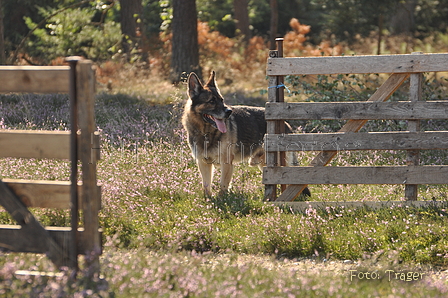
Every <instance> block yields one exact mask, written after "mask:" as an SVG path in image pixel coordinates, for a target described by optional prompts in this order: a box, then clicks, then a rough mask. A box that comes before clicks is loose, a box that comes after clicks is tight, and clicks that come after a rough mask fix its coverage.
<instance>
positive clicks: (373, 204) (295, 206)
mask: <svg viewBox="0 0 448 298" xmlns="http://www.w3.org/2000/svg"><path fill="white" fill-rule="evenodd" d="M272 204H273V205H275V206H279V207H282V208H287V209H289V210H291V211H296V212H305V211H306V210H307V209H309V208H312V209H323V210H324V209H326V208H338V207H344V208H345V209H356V208H369V209H374V210H377V209H381V208H391V207H395V208H406V207H415V208H425V207H433V208H434V207H435V208H446V207H447V206H448V203H447V202H446V201H364V202H316V201H314V202H273V203H272Z"/></svg>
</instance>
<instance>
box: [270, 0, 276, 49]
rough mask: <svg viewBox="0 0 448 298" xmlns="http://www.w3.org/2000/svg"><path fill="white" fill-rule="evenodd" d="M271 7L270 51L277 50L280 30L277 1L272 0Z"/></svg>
mask: <svg viewBox="0 0 448 298" xmlns="http://www.w3.org/2000/svg"><path fill="white" fill-rule="evenodd" d="M269 6H270V8H271V24H270V29H269V49H270V50H275V49H276V43H275V39H276V38H277V30H278V3H277V0H270V1H269Z"/></svg>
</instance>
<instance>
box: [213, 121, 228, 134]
mask: <svg viewBox="0 0 448 298" xmlns="http://www.w3.org/2000/svg"><path fill="white" fill-rule="evenodd" d="M213 118H214V117H213ZM214 120H215V123H216V126H217V127H218V129H219V131H220V132H222V133H226V132H227V128H226V124H225V123H224V120H222V119H216V118H214Z"/></svg>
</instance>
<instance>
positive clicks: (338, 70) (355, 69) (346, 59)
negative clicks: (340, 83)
mask: <svg viewBox="0 0 448 298" xmlns="http://www.w3.org/2000/svg"><path fill="white" fill-rule="evenodd" d="M432 71H448V54H423V55H416V54H406V55H379V56H378V55H375V56H332V57H294V58H268V61H267V67H266V74H267V75H268V76H281V75H317V74H363V73H418V72H432Z"/></svg>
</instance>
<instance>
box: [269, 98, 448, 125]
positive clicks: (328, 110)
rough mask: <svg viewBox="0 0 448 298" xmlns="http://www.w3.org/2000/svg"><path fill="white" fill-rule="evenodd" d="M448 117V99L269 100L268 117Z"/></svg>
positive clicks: (270, 118) (271, 118) (272, 118)
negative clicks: (385, 100) (371, 100)
mask: <svg viewBox="0 0 448 298" xmlns="http://www.w3.org/2000/svg"><path fill="white" fill-rule="evenodd" d="M278 119H285V120H292V119H300V120H315V119H316V120H349V119H353V120H364V119H368V120H390V119H393V120H408V119H411V120H422V119H448V102H447V101H416V102H412V101H393V102H331V103H330V102H285V103H266V120H278Z"/></svg>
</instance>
